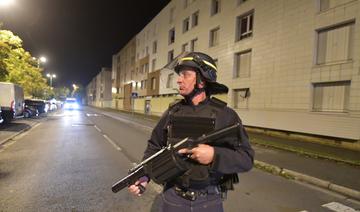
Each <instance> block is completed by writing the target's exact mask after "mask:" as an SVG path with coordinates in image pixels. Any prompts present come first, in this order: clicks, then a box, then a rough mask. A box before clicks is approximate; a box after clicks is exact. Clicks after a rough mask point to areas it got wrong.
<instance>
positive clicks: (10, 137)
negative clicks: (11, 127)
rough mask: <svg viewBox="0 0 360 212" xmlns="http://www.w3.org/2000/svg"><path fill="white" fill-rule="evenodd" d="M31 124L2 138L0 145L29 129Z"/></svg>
mask: <svg viewBox="0 0 360 212" xmlns="http://www.w3.org/2000/svg"><path fill="white" fill-rule="evenodd" d="M32 126H33V125H31V126H28V127H26V128H24V129H22V130H20V131H19V132H16V133H15V134H13V135H10V136H9V137H7V138H5V139H3V140H2V141H0V146H2V145H4V144H6V143H7V142H9V141H11V140H12V139H13V138H15V137H16V136H18V135H20V134H22V133H24V132H26V131H28V130H30V129H31V128H32Z"/></svg>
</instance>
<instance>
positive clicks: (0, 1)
mask: <svg viewBox="0 0 360 212" xmlns="http://www.w3.org/2000/svg"><path fill="white" fill-rule="evenodd" d="M14 2H15V1H14V0H0V7H2V6H9V5H12V4H14Z"/></svg>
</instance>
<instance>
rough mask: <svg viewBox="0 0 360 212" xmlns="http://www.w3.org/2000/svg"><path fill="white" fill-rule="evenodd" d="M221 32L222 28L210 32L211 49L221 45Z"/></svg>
mask: <svg viewBox="0 0 360 212" xmlns="http://www.w3.org/2000/svg"><path fill="white" fill-rule="evenodd" d="M219 32H220V27H217V28H215V29H212V30H210V42H209V46H210V47H212V46H216V45H218V44H219Z"/></svg>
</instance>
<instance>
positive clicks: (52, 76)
mask: <svg viewBox="0 0 360 212" xmlns="http://www.w3.org/2000/svg"><path fill="white" fill-rule="evenodd" d="M46 76H47V77H48V78H50V87H52V79H53V78H56V74H46Z"/></svg>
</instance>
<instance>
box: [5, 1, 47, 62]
mask: <svg viewBox="0 0 360 212" xmlns="http://www.w3.org/2000/svg"><path fill="white" fill-rule="evenodd" d="M0 1H1V0H0ZM32 59H33V60H36V63H37V68H40V64H41V63H46V61H47V59H46V57H44V56H41V57H39V58H36V57H32Z"/></svg>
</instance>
